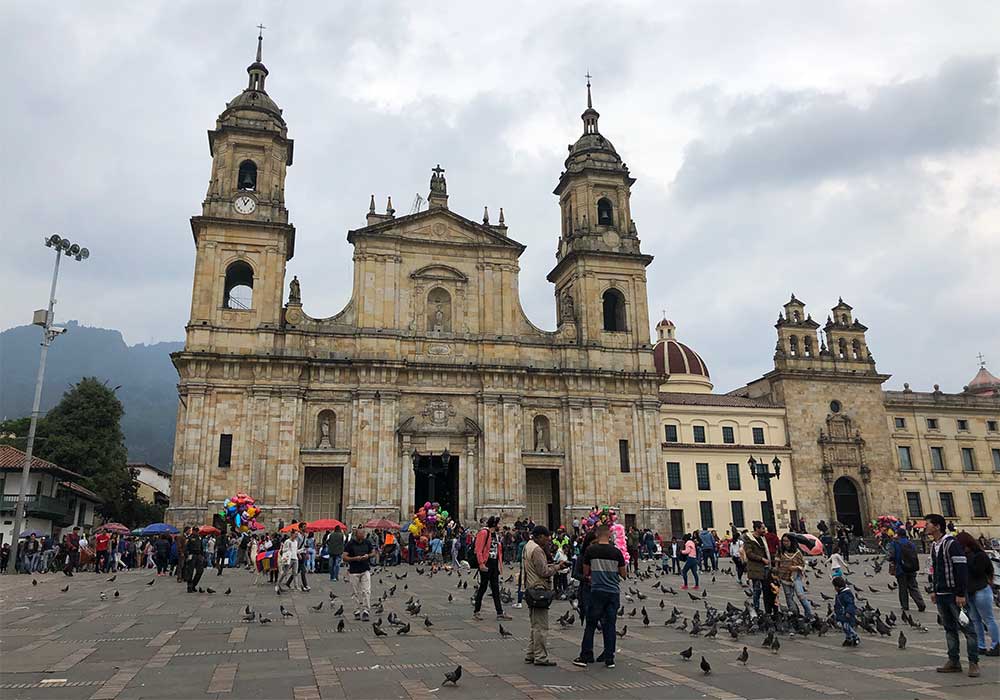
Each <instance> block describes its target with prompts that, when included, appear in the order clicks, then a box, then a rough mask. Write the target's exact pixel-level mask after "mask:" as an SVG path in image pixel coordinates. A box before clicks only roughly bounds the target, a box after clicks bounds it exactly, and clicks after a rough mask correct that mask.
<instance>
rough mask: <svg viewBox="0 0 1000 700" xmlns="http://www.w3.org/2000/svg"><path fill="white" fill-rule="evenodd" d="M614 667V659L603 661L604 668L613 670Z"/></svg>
mask: <svg viewBox="0 0 1000 700" xmlns="http://www.w3.org/2000/svg"><path fill="white" fill-rule="evenodd" d="M614 667H615V660H614V659H605V660H604V668H614Z"/></svg>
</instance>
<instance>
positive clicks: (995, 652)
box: [979, 644, 1000, 656]
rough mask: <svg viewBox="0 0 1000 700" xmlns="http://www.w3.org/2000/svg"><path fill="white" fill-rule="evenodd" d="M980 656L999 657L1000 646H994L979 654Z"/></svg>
mask: <svg viewBox="0 0 1000 700" xmlns="http://www.w3.org/2000/svg"><path fill="white" fill-rule="evenodd" d="M979 653H980V654H981V655H982V656H1000V644H994V645H993V648H992V649H989V650H988V651H981V652H979Z"/></svg>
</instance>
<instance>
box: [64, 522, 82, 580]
mask: <svg viewBox="0 0 1000 700" xmlns="http://www.w3.org/2000/svg"><path fill="white" fill-rule="evenodd" d="M63 550H64V551H65V553H66V565H65V566H64V567H63V573H64V574H66V575H67V576H72V575H73V569H75V568H76V567H77V566H79V565H80V526H79V525H77V526H76V527H74V528H73V531H72V532H69V533H67V534H66V535H65V536H64V537H63Z"/></svg>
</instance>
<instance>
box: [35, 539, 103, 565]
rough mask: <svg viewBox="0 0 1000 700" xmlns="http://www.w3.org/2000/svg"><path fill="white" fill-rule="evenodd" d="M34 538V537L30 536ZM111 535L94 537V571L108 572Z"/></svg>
mask: <svg viewBox="0 0 1000 700" xmlns="http://www.w3.org/2000/svg"><path fill="white" fill-rule="evenodd" d="M32 538H34V535H32ZM110 541H111V535H109V534H108V533H107V532H103V531H102V532H98V533H97V534H96V535H95V536H94V550H95V551H96V552H97V561H96V562H95V563H94V571H95V572H97V573H102V572H105V571H107V570H108V543H109V542H110Z"/></svg>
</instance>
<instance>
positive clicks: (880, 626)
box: [875, 617, 892, 637]
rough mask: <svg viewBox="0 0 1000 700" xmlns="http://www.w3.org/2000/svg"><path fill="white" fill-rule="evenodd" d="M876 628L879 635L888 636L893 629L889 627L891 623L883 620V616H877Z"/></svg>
mask: <svg viewBox="0 0 1000 700" xmlns="http://www.w3.org/2000/svg"><path fill="white" fill-rule="evenodd" d="M875 629H876V630H878V633H879V636H882V637H888V636H890V635H891V634H892V630H891V629H889V625H887V624H885V623H884V622H882V618H881V617H876V618H875Z"/></svg>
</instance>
